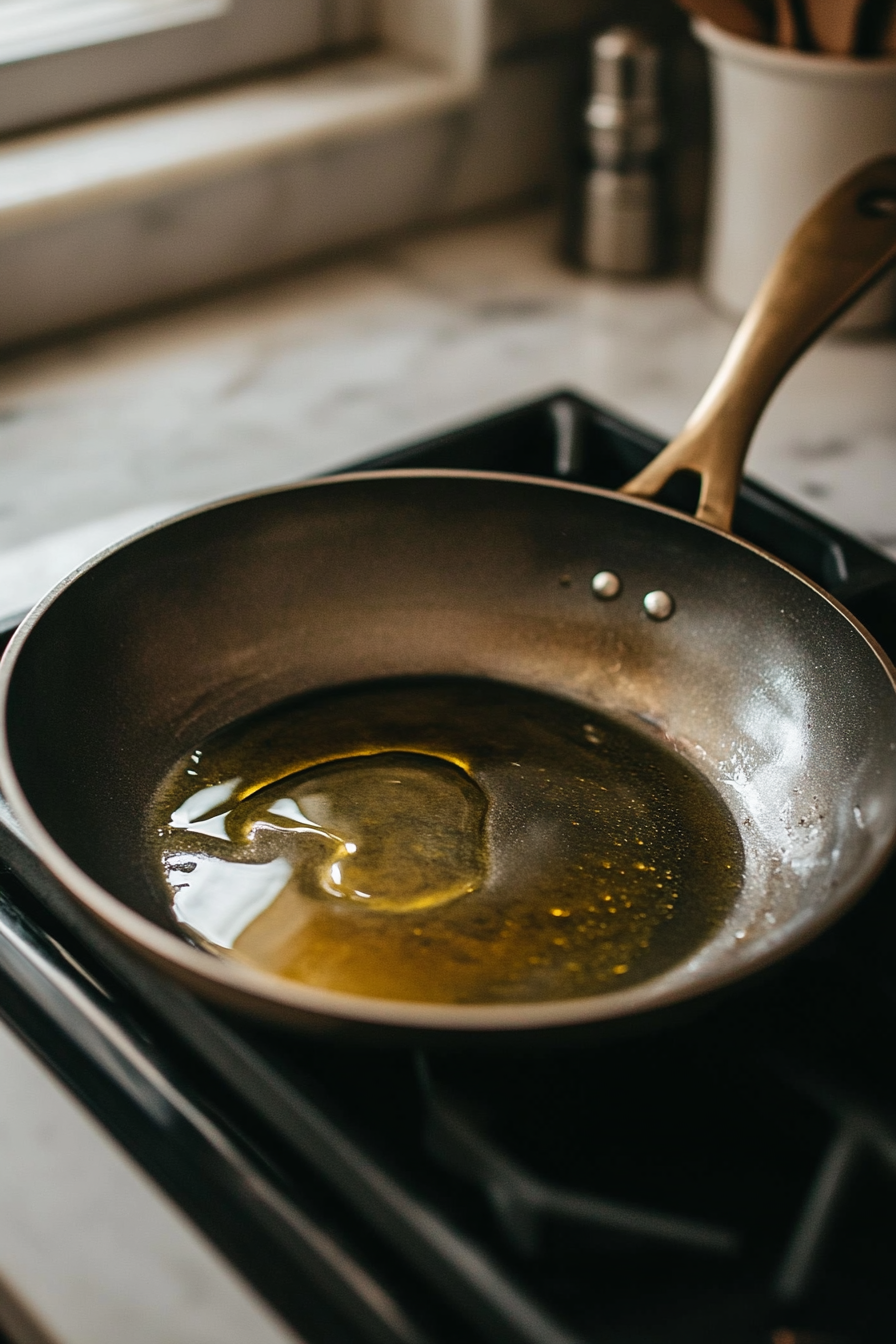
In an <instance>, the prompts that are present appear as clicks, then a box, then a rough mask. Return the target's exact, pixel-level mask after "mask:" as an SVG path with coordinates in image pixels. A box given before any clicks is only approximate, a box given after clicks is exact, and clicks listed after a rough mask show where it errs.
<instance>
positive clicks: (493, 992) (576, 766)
mask: <svg viewBox="0 0 896 1344" xmlns="http://www.w3.org/2000/svg"><path fill="white" fill-rule="evenodd" d="M151 834H152V837H153V843H152V853H151V863H152V869H153V873H154V876H155V878H156V880H157V881H158V882H159V883H162V884H164V886H165V889H166V892H167V895H168V899H169V900H170V901H171V902H172V904H173V908H174V912H175V914H176V916H177V918H178V919H179V920H180V921H181V923H182V924H183V925H185V926H186V927H187V929H188V930H189V932H190V933H191V934H192V935H193V936H194V937H195V938H196V939H197V940H198V941H200V942H201V943H203V944H204V945H205V946H207V947H208V948H210V949H213V950H215V951H218V952H220V953H222V954H223V955H226V956H230V957H235V958H237V959H239V960H241V961H244V962H249V963H251V964H252V965H255V966H257V967H261V968H263V969H264V970H266V971H270V972H273V973H275V974H277V975H280V976H285V977H286V978H288V979H290V980H295V981H300V982H302V983H304V984H308V985H314V986H317V987H319V988H322V989H327V990H336V991H342V992H345V993H351V994H362V995H368V996H372V997H376V998H384V999H404V1000H414V1001H418V1002H433V1003H470V1004H472V1003H519V1002H539V1001H545V1000H549V999H567V998H578V997H581V996H584V995H590V994H599V993H603V992H607V991H612V990H618V989H621V988H624V987H625V986H627V985H632V984H636V983H638V982H641V981H644V980H647V979H649V978H650V977H652V976H655V975H658V974H659V973H660V972H662V971H664V970H667V969H668V968H669V967H671V966H673V965H675V964H676V963H678V962H679V961H681V960H682V959H683V958H685V957H687V956H688V955H689V954H690V953H692V952H693V951H694V950H695V949H696V948H698V947H699V946H700V945H701V944H702V943H704V942H705V940H706V939H707V938H708V937H709V935H710V934H711V933H712V932H713V930H714V929H715V928H716V927H717V926H718V925H719V923H720V922H721V920H722V919H723V918H724V916H725V914H726V912H727V911H728V910H729V909H730V906H731V904H732V902H733V900H734V898H735V896H736V894H737V892H738V890H739V888H740V884H741V880H742V875H743V851H742V848H741V844H740V839H739V836H738V834H737V830H736V828H735V826H734V823H733V821H732V818H731V816H730V814H729V813H728V811H727V809H726V808H725V806H724V804H723V803H722V801H721V799H720V798H719V797H718V795H717V794H716V793H715V791H714V790H713V789H712V788H711V787H710V785H709V784H708V783H707V782H706V781H705V780H704V779H703V778H702V777H701V776H700V775H699V774H698V772H697V771H696V770H694V769H693V768H692V767H691V766H690V765H688V764H687V763H686V762H685V761H683V760H682V759H681V758H680V757H678V756H676V755H675V754H674V753H673V752H671V751H669V750H667V749H665V748H664V747H662V746H660V745H658V744H657V743H656V742H654V741H653V740H651V739H650V738H648V737H647V736H645V735H642V734H640V733H638V732H636V731H634V730H632V729H630V728H627V727H625V726H623V725H621V724H619V723H616V722H614V721H611V720H609V719H606V718H603V717H601V716H600V715H598V714H595V713H594V712H593V711H590V710H586V709H583V708H581V707H580V706H578V705H575V704H572V703H569V702H566V701H561V700H556V699H553V698H551V697H548V696H544V695H540V694H537V693H535V692H532V691H527V690H523V689H521V688H519V687H514V686H507V685H502V684H500V683H497V682H491V681H478V680H472V679H461V678H452V679H430V680H421V681H402V682H398V681H393V682H383V683H375V684H368V685H364V686H360V687H357V686H356V687H352V688H348V689H344V690H340V691H336V692H330V693H327V694H326V695H319V696H313V697H307V698H303V699H299V700H296V701H292V702H289V703H287V704H283V705H280V706H276V707H274V708H273V709H271V710H268V711H266V712H265V713H264V714H261V715H258V716H257V717H255V718H252V719H247V720H245V721H243V722H241V723H238V724H236V725H234V726H233V727H231V728H228V729H226V730H225V731H223V732H221V733H219V734H217V735H216V736H215V737H213V738H210V739H209V740H208V741H206V742H205V743H203V745H202V746H201V747H200V748H199V749H197V750H196V751H195V752H193V754H192V755H191V756H190V757H188V758H186V759H184V760H182V761H181V762H180V763H179V764H178V765H177V766H176V767H175V769H174V770H173V771H172V772H171V773H170V774H169V776H168V777H167V779H166V780H165V781H164V783H163V785H162V786H161V788H160V790H159V791H158V794H157V796H156V800H155V803H154V807H153V816H152V819H151Z"/></svg>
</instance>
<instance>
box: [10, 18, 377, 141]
mask: <svg viewBox="0 0 896 1344" xmlns="http://www.w3.org/2000/svg"><path fill="white" fill-rule="evenodd" d="M377 8H378V5H377V0H0V134H2V133H9V132H11V131H21V130H25V129H31V128H37V127H40V126H45V125H49V124H52V123H54V122H59V121H62V120H64V119H69V118H71V117H74V116H81V115H83V114H85V113H89V112H95V111H97V110H99V109H101V108H108V107H113V106H116V105H122V104H127V103H129V102H133V101H135V100H138V99H144V98H147V97H152V96H154V95H163V94H171V93H173V92H176V91H179V90H185V89H188V88H194V87H197V86H201V85H203V84H208V83H211V82H213V81H217V80H221V79H225V78H227V77H229V76H236V75H240V74H245V73H246V72H249V71H253V70H262V69H265V68H268V67H272V66H285V65H288V64H289V63H294V62H296V61H301V60H307V59H308V58H310V57H313V56H315V55H319V54H323V53H334V52H336V51H337V50H340V49H345V48H346V47H359V46H360V45H361V44H363V43H365V42H367V43H370V42H372V41H373V39H374V36H375V33H376V30H377V26H378V25H377ZM4 10H6V11H7V12H6V14H4Z"/></svg>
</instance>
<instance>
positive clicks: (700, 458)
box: [622, 155, 896, 532]
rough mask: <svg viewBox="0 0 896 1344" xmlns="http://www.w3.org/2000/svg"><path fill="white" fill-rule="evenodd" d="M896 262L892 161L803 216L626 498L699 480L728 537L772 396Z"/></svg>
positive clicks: (895, 168) (705, 506)
mask: <svg viewBox="0 0 896 1344" xmlns="http://www.w3.org/2000/svg"><path fill="white" fill-rule="evenodd" d="M894 261H896V155H887V156H886V157H884V158H880V159H876V160H874V161H873V162H871V163H868V164H866V165H865V166H864V167H863V168H860V169H859V170H858V172H855V173H853V174H852V175H851V176H850V177H848V178H845V179H844V181H842V182H841V183H840V184H839V185H838V186H836V187H835V188H834V190H833V191H832V192H831V193H830V194H829V195H828V196H826V197H825V198H824V199H823V200H822V201H821V202H820V203H819V204H818V205H816V206H815V208H814V209H813V210H812V211H811V212H810V213H809V214H808V215H807V216H806V218H805V219H804V220H803V222H802V223H801V224H800V225H799V227H798V228H797V230H796V232H795V233H794V235H793V237H792V238H791V239H790V241H789V242H788V243H787V244H786V246H785V248H784V250H783V252H782V253H781V255H780V256H779V257H778V260H777V261H776V262H775V264H774V266H773V267H772V269H771V271H770V272H769V274H768V276H767V277H766V279H765V281H764V282H763V284H762V287H761V288H760V290H759V293H758V294H757V295H756V297H755V299H754V300H753V302H752V304H751V305H750V307H749V309H748V311H747V313H746V315H745V317H744V319H743V321H742V322H741V324H740V326H739V327H738V329H737V331H736V332H735V335H734V339H733V340H732V342H731V345H730V346H729V348H728V352H727V354H726V355H725V358H724V359H723V361H722V364H721V367H720V368H719V371H718V373H717V374H716V376H715V378H714V379H713V380H712V382H711V383H710V385H709V387H708V389H707V391H706V394H705V396H704V397H703V399H702V400H701V402H700V404H699V405H698V406H697V409H696V410H695V411H694V413H693V415H692V416H691V418H690V419H689V420H688V422H687V424H686V425H685V427H684V429H683V430H682V431H681V433H680V434H679V435H678V436H677V438H675V439H673V441H672V442H671V443H670V444H669V446H668V447H667V448H665V449H664V450H663V452H661V453H660V454H659V456H658V457H656V458H655V459H654V460H653V462H651V463H650V465H649V466H647V467H645V469H644V470H643V471H642V472H639V474H638V475H637V476H635V477H634V479H633V480H631V481H629V482H628V484H627V485H624V486H623V487H622V493H623V494H626V495H635V496H637V497H639V498H641V499H651V498H653V496H654V495H656V494H657V493H658V492H659V491H660V490H661V489H662V488H663V486H664V485H665V484H666V482H667V481H668V480H669V479H670V477H672V476H674V475H675V473H676V472H678V471H694V472H697V473H698V474H699V475H700V477H701V488H700V502H699V505H698V508H697V517H698V518H699V519H700V520H701V521H702V522H705V523H711V524H713V526H715V527H718V528H721V529H722V530H723V531H725V532H728V531H730V530H731V517H732V514H733V512H734V502H735V499H736V498H737V491H738V487H739V485H740V479H741V472H742V470H743V463H744V458H745V457H746V454H747V449H748V447H749V445H750V440H751V438H752V437H753V431H754V429H755V428H756V424H757V422H758V420H759V418H760V416H761V415H762V413H763V411H764V410H765V407H766V405H767V404H768V401H769V398H770V397H771V395H772V393H773V392H774V390H775V388H776V387H777V386H778V384H779V383H780V381H781V379H782V378H783V377H784V375H785V374H786V373H787V371H788V370H789V369H790V368H791V366H792V365H793V364H794V363H795V362H796V360H797V359H799V357H800V355H801V354H802V353H803V351H804V350H805V349H806V348H807V346H809V345H810V344H811V343H812V341H814V340H815V338H816V337H817V336H818V335H820V334H821V332H823V331H824V330H825V329H826V328H827V327H829V326H830V325H831V323H832V322H833V321H834V320H835V319H836V318H837V317H839V316H840V314H841V313H842V312H843V311H844V309H845V308H848V307H849V305H850V304H851V303H853V301H854V300H855V299H857V298H858V297H859V295H860V294H862V293H863V292H864V290H866V289H867V288H868V286H869V285H870V284H871V283H872V281H874V280H876V279H877V277H878V276H879V275H880V274H881V272H882V271H884V270H886V268H887V267H888V266H889V265H891V264H892V263H893V262H894Z"/></svg>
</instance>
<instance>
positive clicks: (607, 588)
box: [591, 569, 622, 602]
mask: <svg viewBox="0 0 896 1344" xmlns="http://www.w3.org/2000/svg"><path fill="white" fill-rule="evenodd" d="M591 591H592V593H593V594H594V596H595V597H599V598H601V599H602V601H604V602H609V601H610V599H611V598H614V597H618V596H619V594H620V593H621V592H622V580H621V579H620V577H619V575H618V574H614V573H613V571H612V569H602V570H600V572H599V573H597V574H595V576H594V578H593V579H592V580H591Z"/></svg>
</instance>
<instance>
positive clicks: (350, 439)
mask: <svg viewBox="0 0 896 1344" xmlns="http://www.w3.org/2000/svg"><path fill="white" fill-rule="evenodd" d="M557 236H558V225H557V220H556V218H555V216H554V215H553V214H552V213H551V212H548V211H535V212H528V213H521V214H515V215H511V216H507V217H502V218H497V219H490V220H486V221H483V222H478V223H474V224H468V225H466V226H464V227H454V228H450V229H447V230H440V231H438V232H429V233H424V234H422V235H417V236H412V237H409V238H406V239H405V240H403V241H399V242H394V243H390V244H378V245H370V246H366V247H361V248H358V249H357V250H355V251H353V252H352V253H351V254H350V255H348V256H347V257H345V258H343V259H342V260H340V261H337V262H333V263H330V264H327V265H323V266H318V267H315V268H307V269H296V270H295V271H293V272H292V273H291V274H287V275H285V276H283V277H281V278H280V279H278V280H275V281H271V282H267V283H263V284H254V285H250V286H246V287H244V288H241V289H239V290H238V291H235V292H231V293H230V294H228V295H225V296H223V297H219V298H214V299H210V300H207V301H204V302H201V303H195V304H192V305H190V306H188V307H183V308H181V309H178V310H171V311H168V312H166V313H164V314H162V315H157V316H153V317H148V318H145V319H142V320H136V321H132V322H129V323H127V324H119V325H116V326H114V327H110V328H108V329H105V330H99V331H95V332H93V333H90V334H86V335H81V336H75V337H72V338H70V339H68V340H65V341H60V342H57V343H55V344H53V345H50V346H47V347H46V348H45V349H43V350H41V351H40V352H37V353H30V354H25V355H21V356H19V357H17V358H13V359H7V361H6V362H5V364H4V366H3V368H2V376H0V611H9V610H12V609H15V608H16V607H17V606H21V605H23V601H22V598H23V581H22V573H23V572H24V570H23V566H26V567H27V566H30V567H31V571H32V572H35V573H37V575H38V577H37V578H32V579H31V580H29V582H30V585H31V589H34V588H35V587H36V586H37V583H38V579H39V581H40V584H41V585H42V586H46V584H47V582H48V581H50V579H51V574H50V570H51V569H53V568H54V566H55V571H59V570H60V565H63V566H64V568H68V567H70V563H76V562H77V561H78V560H79V559H81V558H84V556H85V555H86V554H88V553H89V552H90V550H94V549H96V546H97V545H98V544H100V545H101V544H106V543H107V542H109V541H111V540H113V539H115V537H116V536H117V535H122V534H125V533H127V532H129V531H131V530H133V527H134V526H135V525H136V523H135V521H134V519H135V514H134V511H135V510H138V511H142V510H149V511H150V513H153V515H154V516H159V515H162V514H164V513H165V512H168V511H172V510H175V509H177V508H181V507H184V506H186V505H191V504H193V503H197V502H200V501H204V500H208V499H212V498H215V497H218V496H222V495H227V494H232V493H235V492H239V491H244V490H251V489H254V488H256V487H259V486H267V485H274V484H277V483H280V482H284V481H289V480H292V479H296V478H298V477H302V476H306V475H309V474H311V473H316V472H324V471H326V470H328V469H329V468H333V467H336V466H342V465H345V464H347V463H350V462H352V461H354V460H358V459H361V458H363V457H365V456H367V455H369V454H371V453H373V452H376V451H378V450H383V449H386V448H388V447H391V446H394V445H396V444H399V443H402V442H407V441H412V440H413V439H415V438H418V437H421V436H424V435H428V434H432V433H434V432H436V431H439V430H442V429H444V428H446V427H448V426H451V425H456V424H461V423H463V422H464V421H467V420H470V419H472V418H475V417H477V416H481V415H483V414H485V413H487V412H489V411H493V410H495V409H497V408H499V407H501V406H506V405H508V404H511V403H513V402H515V401H519V400H523V399H526V398H529V397H532V396H535V395H538V394H540V393H542V392H544V391H547V390H549V389H552V388H556V387H561V386H566V387H573V388H577V389H579V390H581V391H582V392H583V393H585V394H586V395H588V396H591V397H594V398H596V399H598V400H600V401H603V402H605V403H606V404H607V405H608V406H610V407H613V408H615V409H616V410H618V411H621V412H622V413H623V414H625V415H627V416H629V417H630V418H631V419H633V420H635V421H637V422H640V423H642V424H644V425H645V426H648V427H650V428H652V429H655V430H658V431H660V432H662V433H664V434H669V435H671V434H673V433H674V432H675V431H676V430H677V429H678V428H679V427H680V426H681V424H682V423H683V421H684V419H685V418H686V416H687V414H688V412H689V411H690V410H691V408H692V407H693V405H694V404H695V403H696V401H697V399H698V397H699V395H700V393H701V392H702V390H703V388H704V387H705V386H706V384H707V382H708V380H709V378H710V376H711V374H712V372H713V371H714V369H715V366H716V364H717V362H718V360H719V358H720V357H721V354H722V352H723V350H724V348H725V346H726V344H727V341H728V340H729V338H730V335H731V331H732V326H731V323H730V322H729V321H728V320H727V319H725V318H723V317H720V316H718V315H717V314H714V313H713V312H712V311H711V310H710V309H709V308H708V307H707V305H706V303H705V301H704V300H703V298H702V297H701V295H700V294H699V292H698V291H697V289H696V287H695V285H694V284H693V283H692V282H691V281H690V280H688V279H681V278H671V279H661V280H657V281H652V282H648V283H642V284H637V285H632V284H618V283H612V282H608V281H605V280H598V279H593V278H588V277H583V276H580V275H578V274H576V273H574V272H571V271H569V270H568V269H566V268H565V267H564V266H563V265H561V263H560V262H559V261H558V259H557ZM894 354H896V346H894V343H893V341H892V340H890V339H884V340H880V339H878V340H876V341H859V340H856V339H849V340H848V339H845V338H842V337H841V338H828V339H826V340H825V341H823V342H822V343H821V344H820V345H819V346H818V347H817V348H816V349H814V350H813V351H811V352H810V353H809V355H808V356H807V357H806V358H805V360H804V361H803V363H802V364H801V365H800V366H798V368H797V369H796V370H795V372H794V373H793V374H791V376H790V378H789V379H788V380H787V382H786V383H785V385H784V387H783V388H782V389H781V391H780V393H779V394H778V396H777V397H776V398H775V400H774V402H773V404H772V406H771V408H770V410H769V411H768V413H767V415H766V416H765V418H764V420H763V422H762V424H761V425H760V428H759V432H758V434H757V438H756V442H755V444H754V447H753V450H752V452H751V455H750V461H749V470H750V472H751V473H752V474H753V475H754V476H755V477H757V478H758V479H760V480H763V481H765V482H767V483H768V484H770V485H771V486H773V487H774V488H775V489H778V490H780V491H781V492H782V493H784V494H785V495H788V496H790V497H791V498H793V499H795V500H797V501H798V502H799V503H801V504H803V505H805V506H808V507H810V508H812V509H814V510H816V511H817V512H818V513H819V514H821V515H823V516H825V517H828V518H831V519H833V520H834V521H836V522H838V523H840V524H842V525H843V526H845V527H847V528H849V529H851V530H852V531H854V532H856V533H858V534H859V535H861V536H863V537H864V538H866V539H867V540H869V541H871V542H872V543H874V544H875V545H878V546H880V547H883V548H884V549H886V550H889V551H890V553H891V554H893V555H894V556H896V517H894V512H893V507H892V501H893V499H894V498H896V380H894V377H893V369H894ZM119 515H122V517H119ZM140 517H141V519H142V517H143V515H142V514H140ZM73 532H74V533H75V534H77V535H76V536H75V538H74V540H72V536H71V534H72V533H73ZM60 533H62V534H63V535H62V536H61V537H60V536H59V534H60ZM66 536H68V538H69V540H68V542H67V541H66ZM48 537H49V538H51V540H50V542H49V543H48V545H50V546H51V547H55V550H56V559H55V560H54V561H53V564H52V565H50V567H49V569H48V568H47V566H46V565H45V566H44V568H43V569H41V560H40V557H41V554H42V553H43V552H42V551H41V540H42V539H44V538H48ZM97 538H99V541H97ZM19 548H25V549H24V550H20V549H19ZM79 548H80V553H79ZM20 562H21V563H20ZM17 567H18V568H17ZM17 573H18V576H19V580H18V581H19V586H18V589H16V591H15V600H14V601H12V600H11V597H10V596H9V593H10V592H11V589H10V588H9V586H8V585H10V584H11V585H12V586H13V587H15V581H16V580H15V578H14V576H15V575H16V574H17ZM11 576H13V577H11ZM60 576H61V572H60V573H54V575H53V577H60ZM24 586H25V587H27V586H28V585H27V583H26V584H25V585H24ZM37 596H39V592H37V591H29V593H28V600H29V601H30V600H31V599H32V598H36V597H37Z"/></svg>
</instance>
